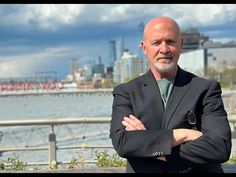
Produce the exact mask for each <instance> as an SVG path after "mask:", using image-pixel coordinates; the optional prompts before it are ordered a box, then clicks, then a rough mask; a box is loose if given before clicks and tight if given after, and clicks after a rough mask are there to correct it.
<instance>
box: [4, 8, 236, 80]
mask: <svg viewBox="0 0 236 177" xmlns="http://www.w3.org/2000/svg"><path fill="white" fill-rule="evenodd" d="M159 15H165V16H169V17H172V18H174V19H175V20H176V21H177V22H178V23H179V24H180V27H181V28H182V29H187V28H192V27H195V28H198V29H199V31H200V32H201V33H203V34H205V35H207V36H209V37H210V39H212V40H220V41H230V40H236V4H220V5H218V4H56V5H54V4H38V5H35V4H15V5H14V4H6V5H5V4H1V5H0V16H1V18H0V36H1V37H0V77H30V76H34V75H35V73H36V72H50V71H56V72H57V76H58V78H59V79H62V78H63V77H65V75H67V74H68V73H69V72H70V59H71V58H77V59H78V64H79V67H82V66H83V65H85V64H88V63H91V62H92V61H97V59H98V56H101V58H102V62H103V63H104V64H105V65H106V66H107V65H109V63H110V61H109V40H117V39H119V37H120V36H123V37H124V42H125V48H128V49H129V50H131V51H132V52H135V53H137V51H138V45H139V42H140V32H139V28H138V26H139V24H140V23H141V22H143V23H146V22H147V21H148V20H149V19H151V18H153V17H155V16H159Z"/></svg>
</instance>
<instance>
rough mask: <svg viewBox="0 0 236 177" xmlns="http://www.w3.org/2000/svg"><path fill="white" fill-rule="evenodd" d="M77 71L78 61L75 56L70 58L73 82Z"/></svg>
mask: <svg viewBox="0 0 236 177" xmlns="http://www.w3.org/2000/svg"><path fill="white" fill-rule="evenodd" d="M77 73H78V63H77V59H76V58H72V59H71V75H72V79H73V81H74V82H75V81H76V74H77Z"/></svg>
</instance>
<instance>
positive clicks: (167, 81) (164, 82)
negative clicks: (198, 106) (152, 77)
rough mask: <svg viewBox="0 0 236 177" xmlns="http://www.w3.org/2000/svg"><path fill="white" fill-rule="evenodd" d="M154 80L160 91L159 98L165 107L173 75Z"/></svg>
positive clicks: (172, 83) (171, 86)
mask: <svg viewBox="0 0 236 177" xmlns="http://www.w3.org/2000/svg"><path fill="white" fill-rule="evenodd" d="M156 81H157V85H158V87H159V90H160V93H161V98H162V101H163V103H164V107H165V108H166V104H167V101H168V99H169V96H170V94H171V91H172V89H173V86H174V81H175V77H170V78H163V79H160V80H156Z"/></svg>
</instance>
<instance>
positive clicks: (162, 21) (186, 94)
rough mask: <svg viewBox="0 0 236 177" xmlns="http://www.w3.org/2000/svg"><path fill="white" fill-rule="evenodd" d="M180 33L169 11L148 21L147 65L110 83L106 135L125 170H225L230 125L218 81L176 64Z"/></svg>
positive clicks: (161, 171) (180, 40) (145, 34)
mask: <svg viewBox="0 0 236 177" xmlns="http://www.w3.org/2000/svg"><path fill="white" fill-rule="evenodd" d="M182 44H183V39H182V37H181V32H180V29H179V26H178V24H177V23H176V22H175V21H174V20H173V19H171V18H169V17H163V16H161V17H157V18H154V19H152V20H151V21H149V22H148V23H147V25H146V26H145V29H144V34H143V40H142V41H141V47H142V50H143V52H144V54H145V55H146V57H147V59H148V63H149V66H150V70H149V71H148V72H147V73H145V74H143V75H142V76H140V77H137V78H136V79H133V80H132V81H130V82H128V83H124V84H121V85H119V86H117V87H115V88H114V91H113V95H114V100H113V106H112V120H111V127H110V137H111V139H112V143H113V146H114V148H115V150H116V151H117V153H118V154H119V155H120V156H121V157H124V158H126V159H127V168H126V171H127V172H141V173H142V172H143V173H147V172H158V173H188V172H214V173H216V172H217V173H218V172H219V173H220V172H223V170H222V168H221V163H223V162H225V161H227V160H228V159H229V157H230V153H231V131H230V126H229V122H228V119H227V113H226V111H225V109H224V105H223V102H222V98H221V87H220V84H219V83H218V82H216V81H210V80H206V79H203V78H199V77H197V76H195V75H193V74H191V73H189V72H187V71H184V70H182V69H181V68H180V67H179V66H178V64H177V63H178V59H179V55H180V53H181V48H182Z"/></svg>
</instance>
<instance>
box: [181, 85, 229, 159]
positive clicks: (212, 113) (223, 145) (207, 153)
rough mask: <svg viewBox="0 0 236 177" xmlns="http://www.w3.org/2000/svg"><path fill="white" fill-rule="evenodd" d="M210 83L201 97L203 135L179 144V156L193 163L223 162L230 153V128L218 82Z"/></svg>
mask: <svg viewBox="0 0 236 177" xmlns="http://www.w3.org/2000/svg"><path fill="white" fill-rule="evenodd" d="M212 83H213V84H212V85H211V86H210V87H209V89H208V91H207V93H206V94H205V96H204V99H203V114H202V116H201V131H202V133H203V136H201V137H199V138H198V139H196V140H194V141H191V142H187V143H184V144H181V145H180V156H181V157H182V158H185V159H188V160H190V161H192V162H194V163H223V162H225V161H227V160H228V159H229V157H230V153H231V146H232V145H231V130H230V126H229V122H228V118H227V113H226V111H225V109H224V105H223V101H222V97H221V93H222V92H221V88H220V84H219V83H218V82H212Z"/></svg>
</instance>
